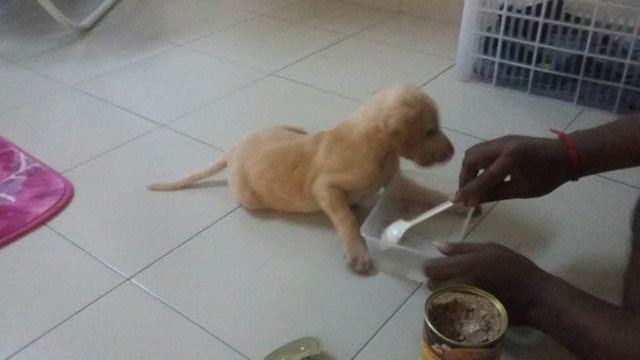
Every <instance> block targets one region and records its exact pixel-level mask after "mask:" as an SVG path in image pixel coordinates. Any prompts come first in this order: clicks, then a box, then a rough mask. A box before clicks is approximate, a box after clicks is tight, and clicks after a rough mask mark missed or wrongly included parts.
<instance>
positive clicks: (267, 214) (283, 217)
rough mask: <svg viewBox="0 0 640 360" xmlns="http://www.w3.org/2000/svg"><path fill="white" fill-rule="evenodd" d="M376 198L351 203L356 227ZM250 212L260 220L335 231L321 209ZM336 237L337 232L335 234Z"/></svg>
mask: <svg viewBox="0 0 640 360" xmlns="http://www.w3.org/2000/svg"><path fill="white" fill-rule="evenodd" d="M375 202H376V198H374V199H371V200H369V201H367V202H365V203H362V204H358V205H352V206H351V211H353V213H354V215H355V216H356V218H357V219H358V229H359V228H360V226H362V224H363V223H364V221H365V219H366V218H367V215H369V212H370V211H371V209H372V208H373V205H375ZM250 212H251V214H252V215H253V216H255V217H257V218H258V219H260V220H262V221H284V222H286V223H288V224H292V225H296V226H306V227H311V228H316V229H326V230H330V231H333V232H334V233H335V228H334V227H333V224H332V223H331V220H330V219H329V217H328V216H327V215H326V214H325V213H324V212H323V211H321V210H318V211H314V212H309V213H295V212H281V211H275V210H268V209H260V210H250ZM336 239H337V234H336Z"/></svg>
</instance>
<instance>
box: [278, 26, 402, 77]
mask: <svg viewBox="0 0 640 360" xmlns="http://www.w3.org/2000/svg"><path fill="white" fill-rule="evenodd" d="M398 15H399V14H396V15H394V16H391V17H389V18H385V19H382V20H380V21H377V22H375V23H373V24H371V25H369V26H367V27H365V28H363V29H361V30H360V31H357V32H355V33H353V34H351V35H346V34H341V35H344V36H345V37H344V38H342V39H340V40H338V41H336V42H334V43H332V44H329V45H327V46H325V47H323V48H321V49H319V50H317V51H315V52H312V53H310V54H308V55H307V56H305V57H303V58H301V59H299V60H297V61H294V62H293V63H291V64H289V65H286V66H284V67H282V68H280V69H277V70H275V71H274V72H273V73H272V74H273V75H275V74H276V73H278V72H280V71H282V70H284V69H286V68H289V67H291V66H294V65H296V64H298V63H300V62H302V61H304V60H306V59H308V58H310V57H311V56H313V55H316V54H319V53H321V52H323V51H325V50H327V49H328V48H330V47H333V46H335V45H338V44H340V43H341V42H344V41H346V40H349V39H352V38H356V35H358V34H359V33H361V32H363V31H365V30H368V29H370V28H372V27H374V26H376V25H378V24H380V23H382V22H384V21H387V20H390V19H393V18H395V17H397V16H398Z"/></svg>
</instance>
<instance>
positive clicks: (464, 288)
mask: <svg viewBox="0 0 640 360" xmlns="http://www.w3.org/2000/svg"><path fill="white" fill-rule="evenodd" d="M450 292H457V293H468V294H474V295H478V296H481V297H483V298H485V299H487V300H489V301H490V302H491V303H492V304H493V306H495V307H496V308H497V309H498V311H499V312H500V314H501V315H502V320H501V322H500V326H501V330H500V333H499V334H498V336H496V338H495V339H493V340H491V341H488V342H486V343H484V344H482V345H473V344H467V343H463V342H459V341H456V340H452V339H450V338H448V337H446V336H444V335H442V333H440V331H438V330H437V329H436V328H435V326H433V324H432V323H431V321H430V319H429V316H428V314H429V311H428V310H429V308H430V306H431V304H432V303H433V301H434V300H435V299H436V298H438V297H439V296H440V295H442V294H444V293H450ZM424 321H425V324H427V326H428V327H429V329H430V330H431V331H432V332H433V333H435V334H436V336H438V337H439V338H440V339H441V340H442V341H444V342H446V343H447V344H449V345H454V346H456V347H461V348H487V347H491V346H493V345H494V344H496V343H498V342H499V341H500V340H501V339H502V338H503V337H504V334H505V333H506V331H507V327H508V326H509V317H508V315H507V309H505V307H504V305H502V303H501V302H500V300H498V299H497V298H496V297H495V296H493V295H491V294H490V293H488V292H486V291H484V290H482V289H480V288H477V287H474V286H469V285H451V286H446V287H443V288H440V289H438V290H436V291H434V292H433V293H432V294H431V296H429V298H428V299H427V301H426V302H425V304H424Z"/></svg>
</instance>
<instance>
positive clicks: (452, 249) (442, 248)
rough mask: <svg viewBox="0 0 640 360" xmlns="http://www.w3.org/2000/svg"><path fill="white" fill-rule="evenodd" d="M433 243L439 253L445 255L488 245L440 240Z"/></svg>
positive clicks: (482, 248) (478, 249)
mask: <svg viewBox="0 0 640 360" xmlns="http://www.w3.org/2000/svg"><path fill="white" fill-rule="evenodd" d="M433 244H434V245H435V247H436V249H438V251H439V252H440V253H441V254H443V255H447V256H452V255H460V254H466V253H471V252H478V251H482V250H484V249H486V248H487V247H488V246H489V244H478V243H450V242H442V241H434V242H433Z"/></svg>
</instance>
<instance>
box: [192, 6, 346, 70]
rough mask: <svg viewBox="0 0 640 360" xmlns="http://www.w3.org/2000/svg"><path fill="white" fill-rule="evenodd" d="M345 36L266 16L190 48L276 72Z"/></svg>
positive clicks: (225, 31)
mask: <svg viewBox="0 0 640 360" xmlns="http://www.w3.org/2000/svg"><path fill="white" fill-rule="evenodd" d="M344 37H345V35H342V34H339V33H334V32H329V31H325V30H322V29H316V28H312V27H309V26H306V25H299V24H295V23H291V22H289V21H286V20H279V19H274V18H270V17H266V16H262V17H259V18H255V19H252V20H249V21H246V22H244V23H242V24H239V25H236V26H233V27H231V28H228V29H226V30H223V31H220V32H217V33H215V34H213V35H211V36H207V37H205V38H203V39H201V40H199V41H196V42H194V43H193V45H190V46H189V47H190V48H192V49H195V50H198V51H202V52H205V53H207V54H211V55H215V56H219V57H222V58H227V59H229V60H232V61H235V62H238V63H240V64H243V65H247V66H250V67H253V68H256V69H259V70H262V71H265V72H274V71H276V70H280V69H282V68H283V67H285V66H287V65H290V64H292V63H294V62H296V61H298V60H301V59H303V58H305V57H307V56H308V55H311V54H312V53H314V52H317V51H318V50H321V49H323V48H325V47H327V46H329V45H331V44H333V43H335V42H337V41H338V40H341V39H343V38H344Z"/></svg>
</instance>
